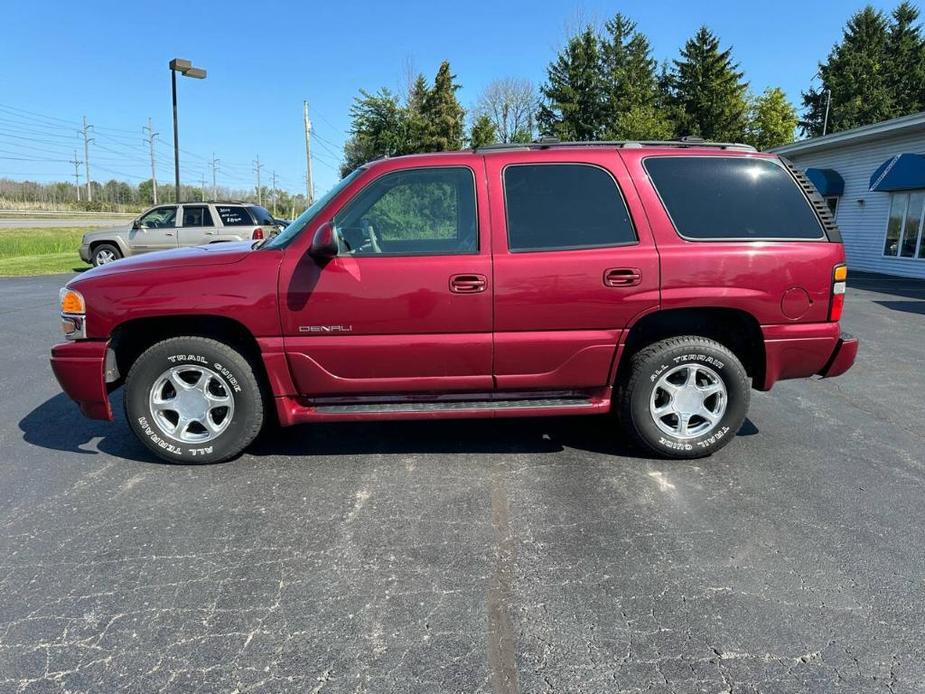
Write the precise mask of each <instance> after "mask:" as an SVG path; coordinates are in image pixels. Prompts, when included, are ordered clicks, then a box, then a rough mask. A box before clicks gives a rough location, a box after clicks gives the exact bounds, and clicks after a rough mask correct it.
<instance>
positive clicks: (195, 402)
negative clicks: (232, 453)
mask: <svg viewBox="0 0 925 694" xmlns="http://www.w3.org/2000/svg"><path fill="white" fill-rule="evenodd" d="M231 393H232V388H231V386H229V385H228V383H227V381H225V379H224V378H223V377H222V376H220V375H219V374H217V373H216V372H214V371H212V369H207V368H205V367H203V366H194V365H183V366H174V367H172V368H170V369H167V371H165V372H164V373H162V374H161V375H160V376H159V377H158V378H157V380H156V381H154V385H153V386H151V392H150V394H149V395H148V407H149V408H150V410H151V416H152V418H153V419H154V422H155V424H157V427H158V429H160V430H161V431H162V432H163V433H164V434H166V435H167V436H169V437H170V438H172V439H175V440H177V441H182V442H183V443H207V442H209V441H211V440H213V439H215V438H217V437H218V436H219V435H220V434H221V433H222V432H223V431H225V429H227V428H228V425H229V424H231V418H232V416H233V415H234V397H233V396H232V395H231Z"/></svg>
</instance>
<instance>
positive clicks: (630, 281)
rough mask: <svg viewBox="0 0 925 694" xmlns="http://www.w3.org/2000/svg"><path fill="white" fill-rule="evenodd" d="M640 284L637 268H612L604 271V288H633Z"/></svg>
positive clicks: (640, 278)
mask: <svg viewBox="0 0 925 694" xmlns="http://www.w3.org/2000/svg"><path fill="white" fill-rule="evenodd" d="M640 282H642V273H641V272H640V271H639V268H638V267H612V268H609V269H607V270H604V286H605V287H635V286H636V285H637V284H639V283H640Z"/></svg>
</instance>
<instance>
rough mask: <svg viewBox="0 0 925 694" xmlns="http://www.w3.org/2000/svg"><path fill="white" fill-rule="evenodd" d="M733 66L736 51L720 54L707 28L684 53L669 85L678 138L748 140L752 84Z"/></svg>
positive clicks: (699, 31)
mask: <svg viewBox="0 0 925 694" xmlns="http://www.w3.org/2000/svg"><path fill="white" fill-rule="evenodd" d="M737 68H738V65H737V64H736V63H733V62H732V49H726V50H725V51H721V50H720V46H719V38H717V37H716V36H715V35H714V34H713V33H712V32H711V31H710V30H709V29H707V28H706V27H705V26H702V27H700V29H699V30H698V31H697V33H696V34H695V35H694V37H693V38H691V39H689V40H688V41H687V43H685V44H684V48H682V49H681V59H680V60H675V61H674V69H673V70H672V72H671V76H670V81H669V90H670V99H671V103H672V105H673V109H674V111H675V117H676V118H677V122H676V124H675V134H676V135H677V136H679V137H681V136H684V135H696V136H699V137H703V138H705V139H708V140H717V141H732V142H734V141H741V140H742V139H744V137H745V130H746V125H747V111H748V103H747V101H746V98H745V97H746V91H747V89H748V83H747V82H743V81H742V77H743V73H741V72H739V71H738V69H737Z"/></svg>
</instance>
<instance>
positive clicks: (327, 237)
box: [308, 222, 339, 263]
mask: <svg viewBox="0 0 925 694" xmlns="http://www.w3.org/2000/svg"><path fill="white" fill-rule="evenodd" d="M338 250H339V248H338V245H337V232H335V231H334V225H333V224H331V222H327V223H326V224H322V225H321V226H320V227H318V231H316V232H315V237H314V238H313V239H312V245H311V246H310V247H309V249H308V254H309V255H310V256H311V257H312V258H314V259H315V260H317V261H318V262H321V263H324V262H327V261H328V260H330V259H331V258H333V257H335V256H336V255H337V251H338Z"/></svg>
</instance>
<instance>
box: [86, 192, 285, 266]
mask: <svg viewBox="0 0 925 694" xmlns="http://www.w3.org/2000/svg"><path fill="white" fill-rule="evenodd" d="M277 233H279V226H278V224H277V222H276V220H275V219H273V215H271V214H270V213H269V212H268V211H267V210H265V209H264V208H262V207H260V206H259V205H253V204H251V203H246V202H233V201H228V202H186V203H183V204H180V205H174V204H171V205H157V206H156V207H152V208H150V209H148V210H145V211H144V212H143V213H142V214H141V216H139V217H138V218H137V219H135V220H133V221H132V223H131V224H129V225H128V226H119V227H110V228H107V229H98V230H96V231H91V232H88V233H86V234H84V236H83V240H82V241H81V244H80V259H81V260H83V261H84V262H85V263H92V264H93V265H105V264H106V263H111V262H113V261H114V260H118V259H119V258H127V257H128V256H130V255H138V254H140V253H147V252H149V251H164V250H167V249H169V248H180V247H185V246H201V245H204V244H207V243H221V242H223V241H245V240H248V239H263V238H269V237H271V236H276V234H277Z"/></svg>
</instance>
